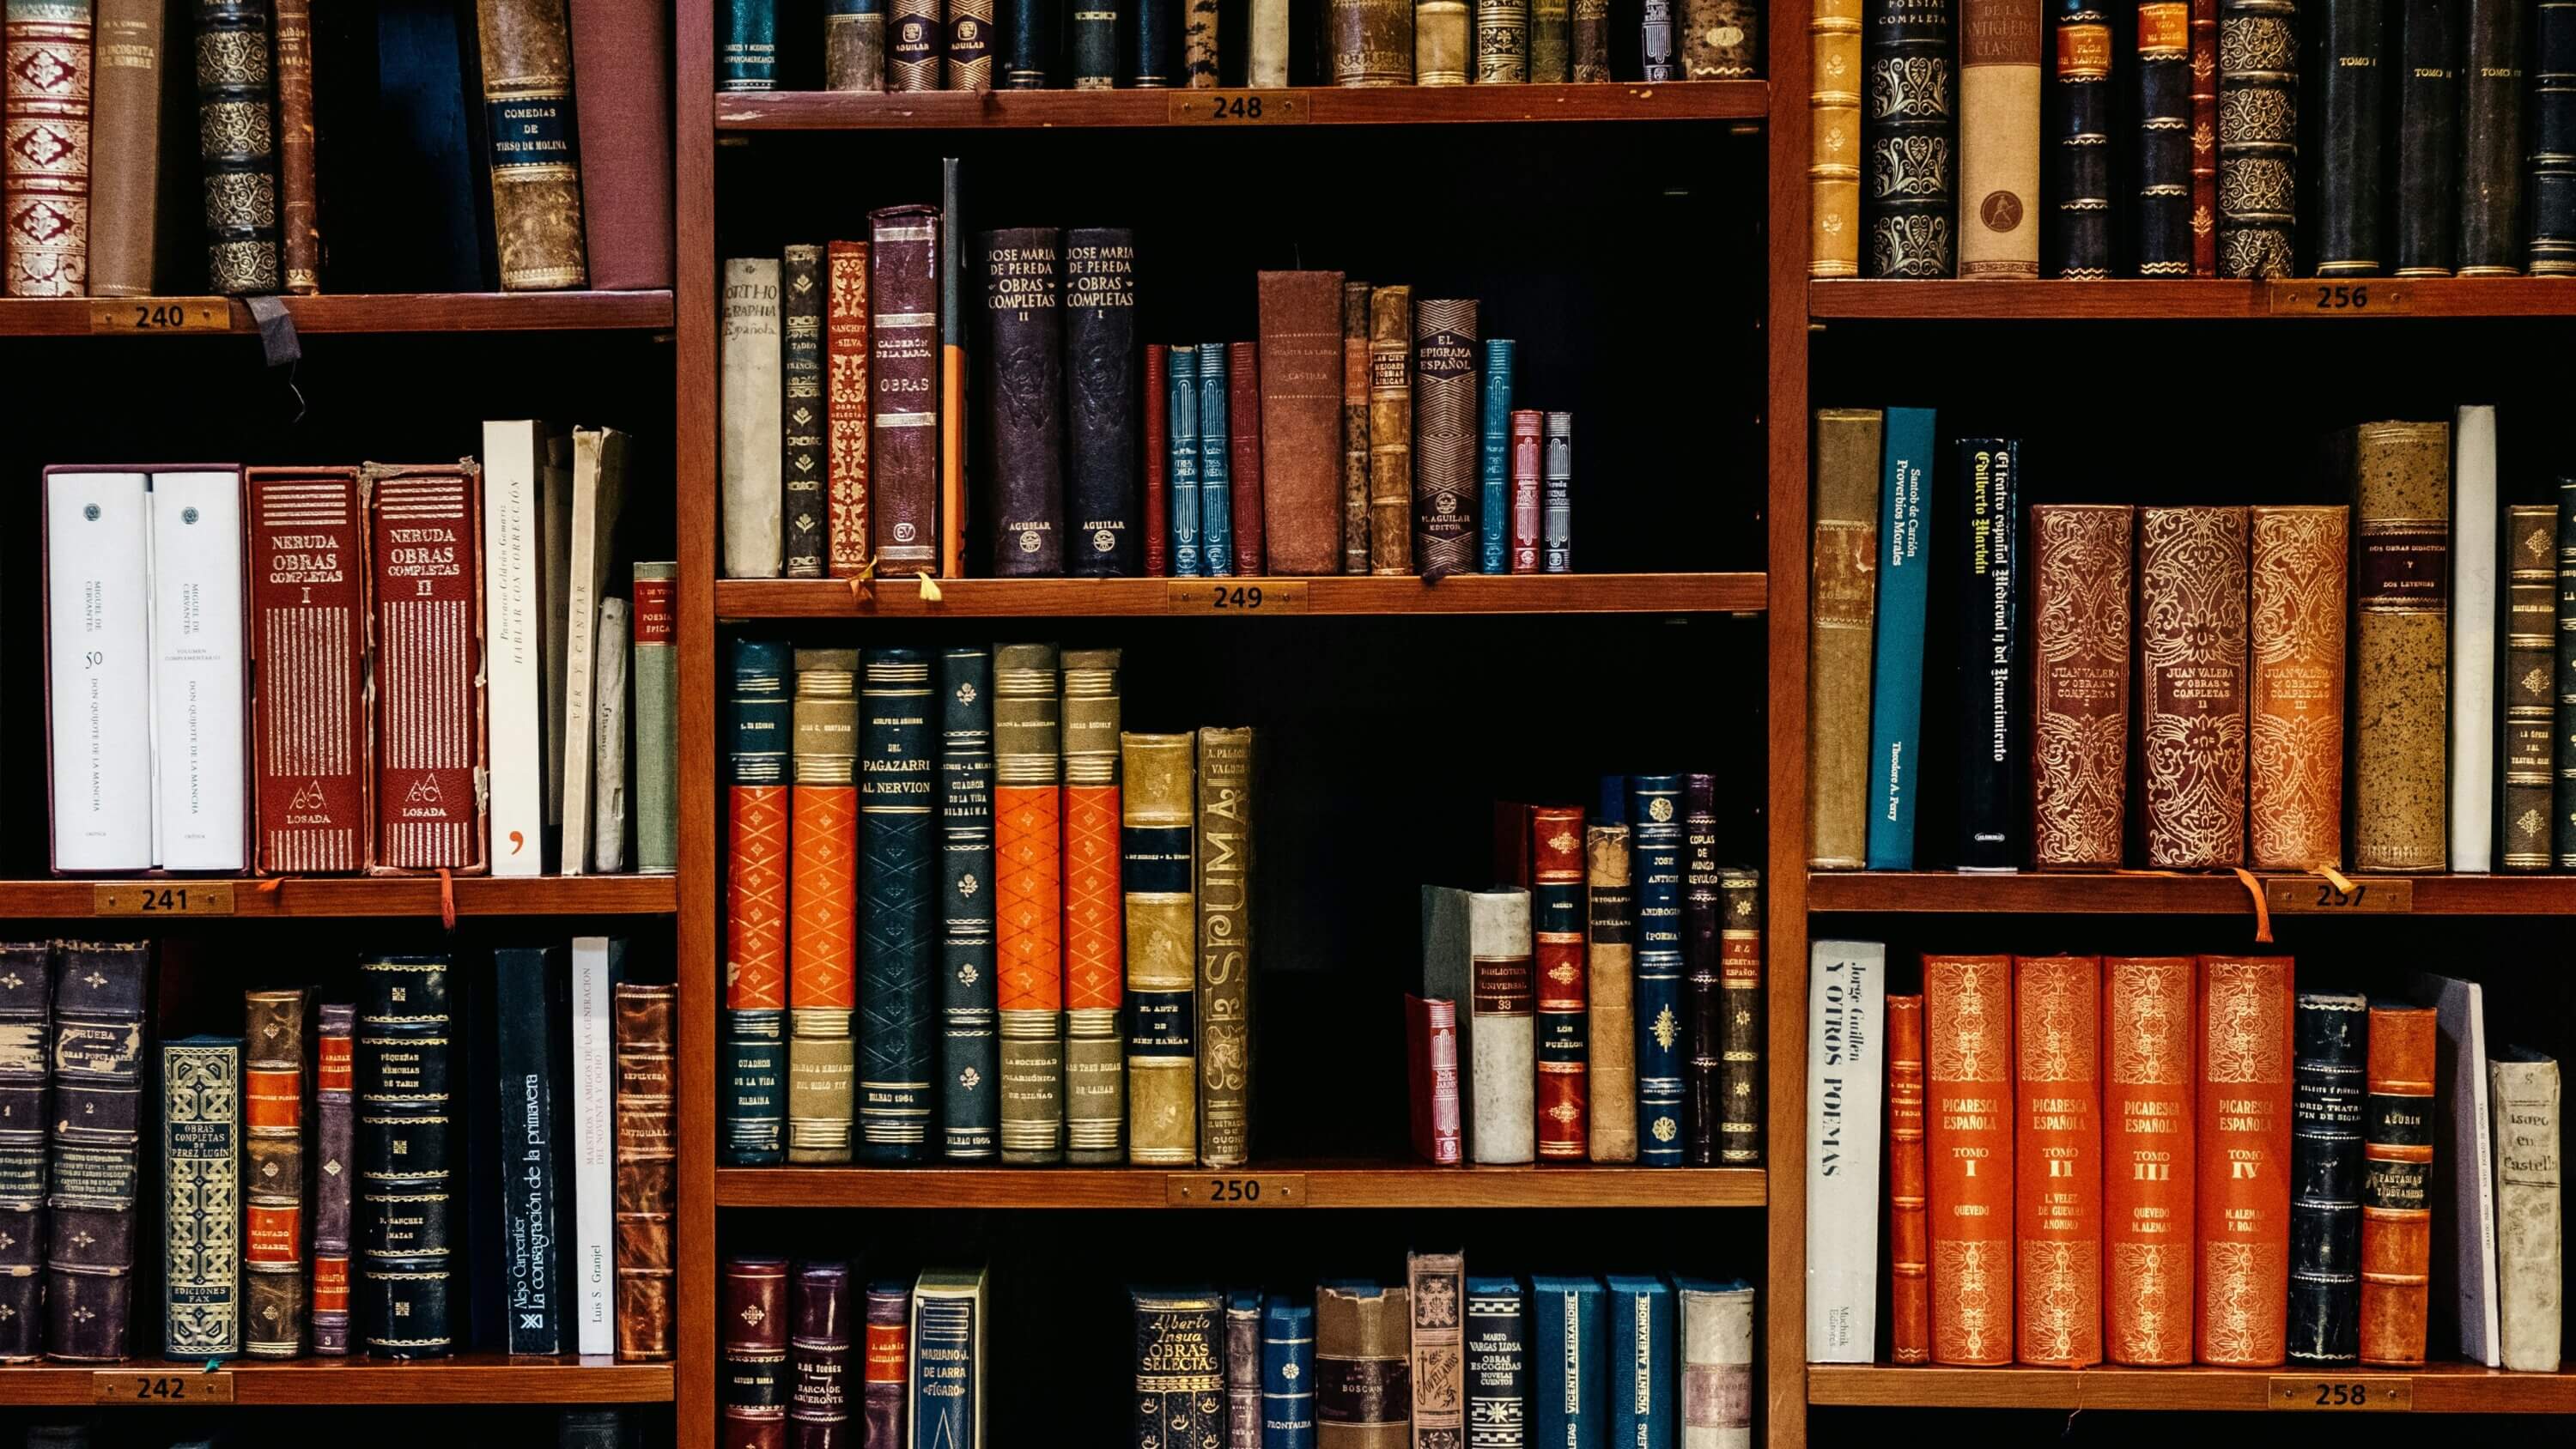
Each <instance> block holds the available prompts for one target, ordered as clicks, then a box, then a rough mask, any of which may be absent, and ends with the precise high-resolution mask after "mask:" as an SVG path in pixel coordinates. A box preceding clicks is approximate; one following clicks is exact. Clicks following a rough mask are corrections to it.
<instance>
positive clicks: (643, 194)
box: [308, 0, 673, 292]
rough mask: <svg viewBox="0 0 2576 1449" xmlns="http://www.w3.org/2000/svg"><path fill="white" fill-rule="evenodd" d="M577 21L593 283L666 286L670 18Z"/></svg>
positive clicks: (637, 15)
mask: <svg viewBox="0 0 2576 1449" xmlns="http://www.w3.org/2000/svg"><path fill="white" fill-rule="evenodd" d="M308 3H309V0H308ZM571 22H572V82H573V119H574V123H575V125H576V126H577V128H578V131H577V134H576V136H575V138H574V151H575V153H576V154H577V155H579V156H580V158H581V215H582V240H583V249H584V251H585V252H586V253H587V258H586V259H587V262H588V270H589V282H590V285H591V286H593V287H596V288H598V289H600V290H601V291H606V292H629V291H645V290H652V289H656V288H661V287H667V286H669V285H671V243H672V237H673V227H672V225H671V153H670V151H669V150H668V149H667V148H665V147H663V146H660V145H658V144H656V143H657V142H658V141H659V140H660V134H659V130H658V128H657V127H656V126H655V125H654V124H653V123H654V121H656V120H658V119H659V118H660V117H662V116H664V115H667V114H669V108H670V105H671V83H670V80H669V77H668V76H667V74H666V73H665V72H664V70H663V68H662V57H663V56H664V55H666V54H668V53H669V50H670V44H671V17H670V16H669V15H668V14H667V13H665V12H664V11H662V10H661V9H660V8H659V7H657V6H650V5H626V4H619V3H616V0H571Z"/></svg>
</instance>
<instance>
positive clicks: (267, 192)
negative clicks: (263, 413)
mask: <svg viewBox="0 0 2576 1449" xmlns="http://www.w3.org/2000/svg"><path fill="white" fill-rule="evenodd" d="M196 16H197V34H196V45H195V46H194V47H193V53H194V55H195V56H196V66H197V159H198V161H199V163H200V164H201V166H202V168H203V174H204V177H205V185H206V190H205V201H206V205H205V221H206V285H207V286H208V288H209V289H211V290H213V291H216V292H222V293H227V294H230V295H234V296H247V295H255V294H268V295H274V294H276V293H278V292H281V291H284V290H285V281H284V277H283V275H282V273H281V271H280V263H279V260H278V192H277V120H276V117H277V80H276V74H275V66H274V65H273V64H272V63H271V61H270V58H269V52H270V50H271V45H270V38H271V32H272V28H273V27H272V26H271V24H270V19H269V11H268V0H197V3H196ZM460 104H461V103H460Z"/></svg>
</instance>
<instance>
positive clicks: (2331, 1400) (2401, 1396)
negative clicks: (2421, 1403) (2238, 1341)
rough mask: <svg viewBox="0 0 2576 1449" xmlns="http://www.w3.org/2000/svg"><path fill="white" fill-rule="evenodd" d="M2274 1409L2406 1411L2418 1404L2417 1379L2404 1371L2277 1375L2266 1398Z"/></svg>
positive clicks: (2348, 1411) (2335, 1411) (2349, 1411)
mask: <svg viewBox="0 0 2576 1449" xmlns="http://www.w3.org/2000/svg"><path fill="white" fill-rule="evenodd" d="M2267 1402H2269V1404H2270V1405H2271V1407H2273V1408H2275V1409H2296V1410H2303V1411H2320V1410H2321V1411H2323V1412H2326V1413H2354V1412H2363V1411H2373V1412H2379V1413H2399V1414H2402V1413H2407V1412H2410V1411H2412V1410H2413V1409H2414V1407H2415V1381H2414V1380H2413V1379H2411V1378H2407V1377H2405V1376H2403V1375H2393V1376H2390V1377H2387V1378H2382V1377H2379V1376H2377V1375H2366V1376H2357V1377H2351V1378H2340V1379H2309V1378H2275V1379H2273V1380H2272V1393H2271V1397H2270V1399H2269V1400H2268V1401H2267Z"/></svg>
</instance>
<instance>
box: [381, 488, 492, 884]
mask: <svg viewBox="0 0 2576 1449" xmlns="http://www.w3.org/2000/svg"><path fill="white" fill-rule="evenodd" d="M360 482H361V485H362V487H363V488H364V489H365V490H366V491H365V495H364V496H366V497H367V499H368V541H369V544H370V548H369V552H370V554H371V555H372V557H371V559H370V563H371V564H372V566H373V570H374V578H375V585H374V587H375V595H374V603H375V608H374V616H375V617H374V636H373V637H374V642H375V663H374V674H373V680H374V687H375V695H376V698H375V715H376V718H375V755H376V758H375V766H376V832H375V861H374V863H375V864H376V865H377V866H379V867H383V868H387V869H394V870H466V871H480V870H482V869H483V868H484V846H485V844H486V841H487V832H486V831H485V830H484V818H483V815H484V805H483V780H482V775H483V768H484V747H483V683H482V681H483V578H482V564H481V557H482V551H481V550H480V549H478V548H477V547H475V543H476V541H477V540H478V539H480V538H481V537H482V536H483V528H482V521H481V519H480V518H479V517H478V516H477V512H478V508H479V499H480V497H481V494H482V488H481V482H480V470H478V469H477V468H476V467H475V466H474V464H473V463H472V462H471V461H470V460H469V461H466V462H461V463H454V464H449V465H447V466H445V467H425V468H400V467H388V466H386V465H384V464H380V463H370V464H368V465H367V467H366V468H365V469H364V470H363V472H362V475H361V479H360Z"/></svg>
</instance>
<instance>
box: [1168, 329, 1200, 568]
mask: <svg viewBox="0 0 2576 1449" xmlns="http://www.w3.org/2000/svg"><path fill="white" fill-rule="evenodd" d="M1170 388H1171V393H1170V401H1169V403H1168V404H1167V406H1166V408H1165V411H1166V412H1168V413H1169V414H1170V418H1169V422H1170V425H1171V432H1172V458H1171V466H1170V468H1169V469H1168V470H1167V471H1168V472H1169V474H1170V480H1169V481H1170V483H1171V488H1172V574H1173V576H1174V577H1175V578H1184V579H1195V578H1202V577H1204V576H1206V574H1207V560H1206V559H1205V558H1204V557H1203V556H1202V555H1201V553H1200V536H1199V350H1198V348H1196V347H1194V346H1192V345H1190V344H1189V343H1186V342H1181V343H1174V344H1173V346H1172V376H1171V382H1170Z"/></svg>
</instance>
